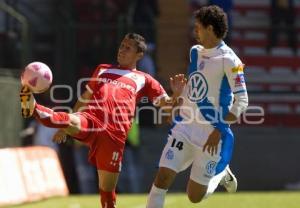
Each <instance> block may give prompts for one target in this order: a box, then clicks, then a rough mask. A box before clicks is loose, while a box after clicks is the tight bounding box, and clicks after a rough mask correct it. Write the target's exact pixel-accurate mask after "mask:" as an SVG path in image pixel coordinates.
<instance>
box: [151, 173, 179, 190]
mask: <svg viewBox="0 0 300 208" xmlns="http://www.w3.org/2000/svg"><path fill="white" fill-rule="evenodd" d="M175 175H176V173H172V172H169V171H159V172H158V174H157V175H156V178H155V186H156V187H158V188H161V189H168V188H169V187H170V185H171V184H172V182H173V180H174V177H175Z"/></svg>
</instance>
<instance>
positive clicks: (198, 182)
mask: <svg viewBox="0 0 300 208" xmlns="http://www.w3.org/2000/svg"><path fill="white" fill-rule="evenodd" d="M227 28H228V26H227V17H226V14H225V13H224V11H223V10H222V9H221V8H219V7H217V6H207V7H202V8H201V9H199V10H198V11H197V12H196V13H195V26H194V32H195V38H196V40H197V42H198V43H199V44H198V45H195V46H193V47H192V48H191V50H190V64H189V69H188V82H187V86H186V87H185V89H184V91H183V94H182V96H181V97H182V99H183V104H182V105H181V106H180V108H179V116H177V117H176V119H175V122H174V125H173V127H172V128H171V130H170V133H169V137H168V142H167V144H166V146H165V148H164V150H163V152H162V155H161V159H160V163H159V170H158V173H157V175H156V178H155V180H154V183H153V186H152V188H151V191H150V194H149V197H148V203H147V208H162V207H163V205H164V200H165V195H166V192H167V190H168V189H169V187H170V186H171V184H172V183H173V181H174V179H175V176H176V174H177V173H178V172H181V171H183V170H185V169H186V168H188V167H189V166H191V165H192V169H191V173H190V178H189V181H188V184H187V194H188V197H189V199H190V201H191V202H193V203H198V202H200V201H201V200H202V199H203V198H204V197H205V196H208V195H210V194H212V193H213V192H214V190H215V189H216V187H217V186H218V184H219V183H220V184H221V185H223V186H224V187H225V188H226V190H227V191H228V192H235V191H236V189H237V180H236V178H235V176H234V175H233V174H232V172H231V171H230V169H229V166H228V165H229V162H230V160H231V155H232V150H233V143H234V136H233V133H232V131H231V129H230V126H229V124H230V123H233V122H235V121H236V120H237V119H238V117H239V116H240V115H241V113H242V112H243V111H245V110H246V108H247V106H248V95H247V90H246V85H245V80H244V74H243V67H244V65H243V64H242V62H241V60H240V59H239V58H238V57H237V56H236V55H235V53H234V52H233V51H232V49H231V48H229V47H228V46H227V45H226V44H225V42H224V41H223V38H224V37H225V36H226V33H227ZM233 101H234V102H233Z"/></svg>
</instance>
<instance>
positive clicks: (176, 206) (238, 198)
mask: <svg viewBox="0 0 300 208" xmlns="http://www.w3.org/2000/svg"><path fill="white" fill-rule="evenodd" d="M146 200H147V195H122V194H121V195H119V196H118V203H117V207H119V208H145V203H146ZM12 207H14V208H99V207H100V204H99V197H98V196H97V195H91V196H79V195H72V196H70V197H66V198H52V199H48V200H45V201H41V202H35V203H30V204H25V205H18V206H12ZM196 207H197V208H200V207H201V208H300V192H240V193H236V194H226V193H215V194H213V195H212V196H211V197H210V198H209V199H207V200H204V201H202V202H201V203H200V204H192V203H190V202H189V200H188V198H187V196H186V194H183V193H180V194H168V195H167V198H166V204H165V208H196ZM10 208H11V207H10Z"/></svg>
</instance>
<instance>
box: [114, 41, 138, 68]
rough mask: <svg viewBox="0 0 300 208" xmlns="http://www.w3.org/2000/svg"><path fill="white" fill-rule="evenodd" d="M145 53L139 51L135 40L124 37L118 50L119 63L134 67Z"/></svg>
mask: <svg viewBox="0 0 300 208" xmlns="http://www.w3.org/2000/svg"><path fill="white" fill-rule="evenodd" d="M142 55H143V53H141V52H137V47H136V43H135V41H134V40H131V39H129V38H124V39H123V41H122V42H121V45H120V47H119V51H118V63H119V64H120V65H121V66H124V67H132V66H135V65H136V62H137V61H138V60H139V59H140V58H141V57H142Z"/></svg>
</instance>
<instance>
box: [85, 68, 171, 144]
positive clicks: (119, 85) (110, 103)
mask: <svg viewBox="0 0 300 208" xmlns="http://www.w3.org/2000/svg"><path fill="white" fill-rule="evenodd" d="M86 88H87V90H88V91H89V92H90V93H92V98H91V100H90V102H89V103H88V104H87V109H85V110H84V112H87V113H88V114H89V115H91V116H92V117H93V119H96V120H97V124H99V126H101V127H102V128H101V129H98V131H106V132H107V133H108V134H109V135H110V137H111V138H112V139H113V140H115V141H117V142H121V143H123V144H124V143H125V140H126V138H127V133H128V131H129V129H130V127H131V121H132V118H133V116H134V114H135V107H136V103H137V102H139V100H140V99H141V98H142V97H148V98H149V99H150V100H151V101H152V102H153V103H154V104H155V102H156V101H157V100H158V99H160V98H162V97H164V96H168V95H167V94H166V92H165V90H164V89H163V87H162V86H161V85H160V84H159V82H158V81H157V80H155V79H154V78H153V77H151V76H150V75H149V74H146V73H144V72H141V71H138V70H135V69H124V68H120V67H119V66H113V65H107V64H101V65H99V66H98V67H97V68H96V70H95V72H94V74H93V76H92V78H91V80H90V81H89V83H88V84H87V85H86ZM96 131H97V129H96Z"/></svg>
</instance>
